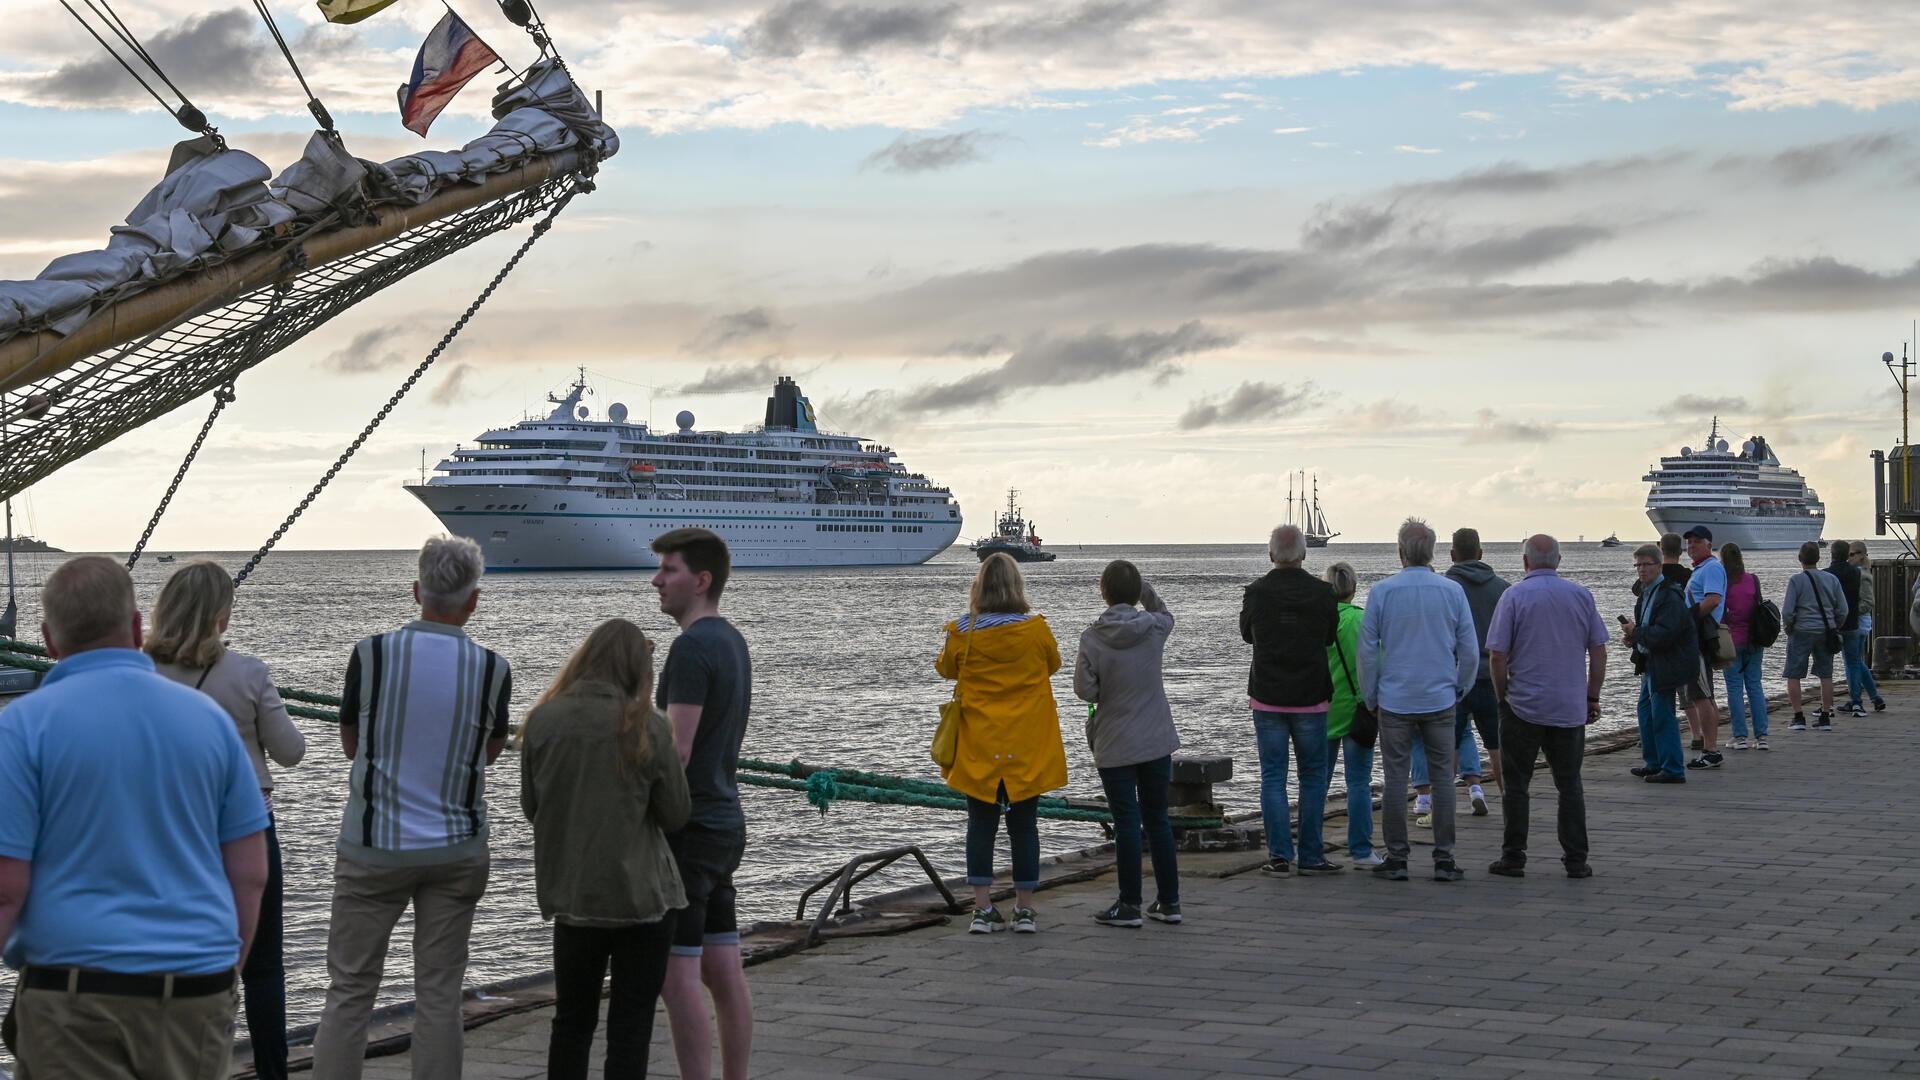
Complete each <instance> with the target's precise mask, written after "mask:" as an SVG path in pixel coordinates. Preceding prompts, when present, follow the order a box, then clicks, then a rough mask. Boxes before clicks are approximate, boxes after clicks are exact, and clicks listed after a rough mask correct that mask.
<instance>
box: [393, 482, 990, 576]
mask: <svg viewBox="0 0 1920 1080" xmlns="http://www.w3.org/2000/svg"><path fill="white" fill-rule="evenodd" d="M407 491H408V492H409V493H411V494H412V495H413V496H414V497H415V498H417V499H419V500H420V502H421V503H422V504H423V505H425V506H426V508H427V509H428V510H429V511H431V512H432V513H433V516H434V517H436V518H438V519H439V520H440V523H441V524H442V525H444V526H445V527H446V529H447V531H448V532H450V533H453V534H454V535H456V536H465V537H468V538H470V539H472V540H474V541H475V542H477V543H478V544H479V545H480V547H481V550H483V551H484V552H485V553H486V558H487V570H488V571H489V572H490V573H505V572H515V571H519V572H552V571H567V570H650V569H653V568H655V567H657V566H659V565H660V557H659V556H658V555H656V554H654V552H653V547H652V545H653V540H654V538H655V537H657V536H659V535H660V534H661V533H664V532H667V531H669V530H672V529H679V528H684V527H687V526H698V527H700V528H705V529H711V530H713V531H714V532H715V533H718V534H719V535H720V537H721V538H722V539H724V540H725V541H726V542H727V548H728V550H729V551H730V552H731V553H732V556H733V565H735V566H740V567H811V566H915V565H918V564H920V563H923V562H926V561H927V560H928V559H931V558H933V557H934V556H935V555H938V554H940V553H941V552H942V551H945V550H946V549H947V548H948V547H950V546H951V545H952V544H953V542H954V541H955V540H956V539H958V538H959V535H960V521H959V519H958V518H955V519H953V520H950V521H934V520H927V519H917V520H910V519H906V518H895V517H891V516H889V517H874V518H864V519H861V520H857V521H854V520H847V519H845V518H836V517H835V516H834V515H835V513H836V512H843V511H850V510H855V509H858V510H859V511H860V512H862V513H874V512H880V513H889V514H890V513H892V512H891V511H884V510H878V509H877V508H872V509H870V508H866V507H858V508H856V507H851V506H847V507H836V506H820V505H816V504H814V503H810V502H797V501H795V502H764V503H739V502H703V501H696V500H691V499H685V500H676V499H639V498H634V499H621V498H603V497H598V498H597V497H595V496H594V495H592V494H591V493H586V492H579V491H557V490H552V489H547V488H514V487H492V486H484V485H477V484H461V485H425V486H422V485H408V486H407Z"/></svg>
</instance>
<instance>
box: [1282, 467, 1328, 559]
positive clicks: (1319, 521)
mask: <svg viewBox="0 0 1920 1080" xmlns="http://www.w3.org/2000/svg"><path fill="white" fill-rule="evenodd" d="M1295 477H1298V478H1299V481H1300V520H1299V521H1298V522H1296V521H1294V515H1293V498H1294V496H1293V482H1294V479H1295ZM1287 524H1289V525H1296V524H1297V525H1298V526H1299V527H1300V532H1301V534H1302V535H1303V536H1305V537H1306V540H1307V546H1308V547H1310V548H1323V547H1326V546H1327V541H1329V540H1331V539H1333V538H1334V537H1336V536H1339V535H1340V534H1339V532H1337V531H1335V530H1334V528H1333V527H1332V526H1330V525H1328V524H1327V515H1326V514H1325V513H1324V512H1322V511H1321V509H1320V475H1319V474H1318V473H1315V474H1314V477H1313V500H1312V501H1311V502H1309V501H1308V500H1307V474H1306V471H1305V470H1301V471H1300V472H1298V473H1288V474H1287Z"/></svg>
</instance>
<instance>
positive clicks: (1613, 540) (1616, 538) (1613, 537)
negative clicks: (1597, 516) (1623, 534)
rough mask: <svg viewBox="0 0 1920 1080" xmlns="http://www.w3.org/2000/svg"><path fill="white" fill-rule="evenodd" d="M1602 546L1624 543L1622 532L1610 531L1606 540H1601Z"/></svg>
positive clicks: (1615, 545) (1619, 545)
mask: <svg viewBox="0 0 1920 1080" xmlns="http://www.w3.org/2000/svg"><path fill="white" fill-rule="evenodd" d="M1600 546H1601V547H1621V546H1622V545H1621V543H1620V534H1619V533H1617V532H1616V533H1608V534H1607V538H1606V539H1605V540H1602V541H1600Z"/></svg>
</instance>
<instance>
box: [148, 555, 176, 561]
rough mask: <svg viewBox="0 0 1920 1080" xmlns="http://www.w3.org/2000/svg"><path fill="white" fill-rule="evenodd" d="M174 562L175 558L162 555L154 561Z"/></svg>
mask: <svg viewBox="0 0 1920 1080" xmlns="http://www.w3.org/2000/svg"><path fill="white" fill-rule="evenodd" d="M173 560H174V556H172V555H161V556H158V557H157V558H155V559H154V560H153V561H154V562H172V561H173Z"/></svg>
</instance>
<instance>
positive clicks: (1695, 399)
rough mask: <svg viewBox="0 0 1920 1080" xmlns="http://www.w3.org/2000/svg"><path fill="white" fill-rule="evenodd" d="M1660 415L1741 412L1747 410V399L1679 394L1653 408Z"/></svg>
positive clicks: (1705, 414) (1707, 414)
mask: <svg viewBox="0 0 1920 1080" xmlns="http://www.w3.org/2000/svg"><path fill="white" fill-rule="evenodd" d="M1655 411H1656V412H1658V413H1659V414H1660V415H1662V416H1688V417H1691V416H1710V415H1713V414H1716V413H1743V412H1746V411H1747V399H1746V398H1743V397H1732V396H1729V397H1707V396H1705V395H1703V394H1681V395H1680V396H1679V397H1677V398H1674V399H1673V400H1672V401H1669V402H1667V403H1666V404H1665V405H1662V406H1660V407H1659V408H1658V409H1656V410H1655Z"/></svg>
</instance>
